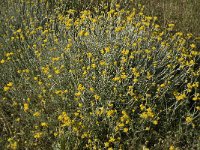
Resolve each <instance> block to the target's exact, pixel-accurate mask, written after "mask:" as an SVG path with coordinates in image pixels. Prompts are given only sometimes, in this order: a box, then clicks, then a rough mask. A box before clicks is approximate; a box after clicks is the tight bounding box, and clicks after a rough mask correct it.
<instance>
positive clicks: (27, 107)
mask: <svg viewBox="0 0 200 150" xmlns="http://www.w3.org/2000/svg"><path fill="white" fill-rule="evenodd" d="M28 109H29V105H28V103H24V111H25V112H27V111H28Z"/></svg>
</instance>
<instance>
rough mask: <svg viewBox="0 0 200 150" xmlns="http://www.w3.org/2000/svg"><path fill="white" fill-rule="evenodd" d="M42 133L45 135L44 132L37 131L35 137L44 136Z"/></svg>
mask: <svg viewBox="0 0 200 150" xmlns="http://www.w3.org/2000/svg"><path fill="white" fill-rule="evenodd" d="M42 135H43V133H42V132H37V133H35V134H34V138H36V139H39V138H41V137H42Z"/></svg>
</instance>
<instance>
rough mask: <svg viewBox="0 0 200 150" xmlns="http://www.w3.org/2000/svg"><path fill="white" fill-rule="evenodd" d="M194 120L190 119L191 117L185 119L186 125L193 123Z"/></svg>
mask: <svg viewBox="0 0 200 150" xmlns="http://www.w3.org/2000/svg"><path fill="white" fill-rule="evenodd" d="M192 120H193V118H192V117H190V116H188V117H186V118H185V121H186V123H191V122H192Z"/></svg>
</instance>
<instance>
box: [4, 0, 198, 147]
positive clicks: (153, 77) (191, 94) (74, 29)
mask: <svg viewBox="0 0 200 150" xmlns="http://www.w3.org/2000/svg"><path fill="white" fill-rule="evenodd" d="M57 4H58V5H56V6H55V7H54V8H53V11H52V12H53V13H49V12H48V11H47V10H45V9H44V8H45V7H46V4H45V3H44V2H35V3H29V2H28V1H27V2H23V3H17V4H13V5H14V6H19V7H18V8H16V10H15V11H16V13H15V14H13V15H14V16H11V19H10V20H8V19H7V20H5V22H4V23H3V25H4V26H3V27H4V30H3V28H2V29H1V32H2V37H1V41H0V42H1V49H2V50H1V51H0V63H1V64H0V65H1V67H0V72H1V77H0V80H1V85H0V101H1V105H0V106H1V128H0V130H1V133H0V134H1V140H0V143H1V145H3V146H2V148H8V149H104V148H106V149H141V148H142V147H143V149H144V148H146V149H147V148H150V149H151V148H152V149H175V148H176V147H177V148H183V149H188V148H193V149H196V148H197V147H198V146H199V139H198V138H199V137H198V136H199V131H200V130H199V123H200V122H199V110H200V106H199V100H200V95H199V92H200V90H199V76H200V67H199V54H200V52H199V51H198V50H197V48H196V45H195V43H193V40H192V39H193V37H192V35H191V34H187V35H184V34H183V33H181V32H177V33H173V32H172V31H173V27H174V25H173V24H169V26H168V28H165V29H164V28H161V27H160V26H159V25H158V24H156V20H157V17H151V16H145V15H144V14H143V9H144V7H143V6H140V5H139V8H137V9H135V8H133V9H132V10H126V9H123V8H121V6H120V4H117V3H116V4H115V3H114V2H113V3H111V4H112V5H110V8H109V9H108V8H107V6H106V5H105V6H103V7H102V9H101V11H99V9H98V8H95V7H94V9H93V10H92V11H90V10H83V11H81V12H80V13H76V12H77V11H76V10H73V9H68V10H67V11H64V12H63V7H62V6H60V5H59V4H62V3H57ZM63 4H64V3H63ZM29 5H31V7H30V6H29ZM22 10H24V12H23V13H24V14H21V13H20V12H22ZM36 10H38V11H36ZM61 10H62V11H61ZM9 11H11V12H13V11H14V10H8V12H7V13H8V14H10V12H9ZM21 15H22V16H21ZM5 16H6V14H5ZM19 18H21V19H22V18H23V19H22V20H21V21H20V20H18V19H19ZM3 32H4V33H3Z"/></svg>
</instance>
